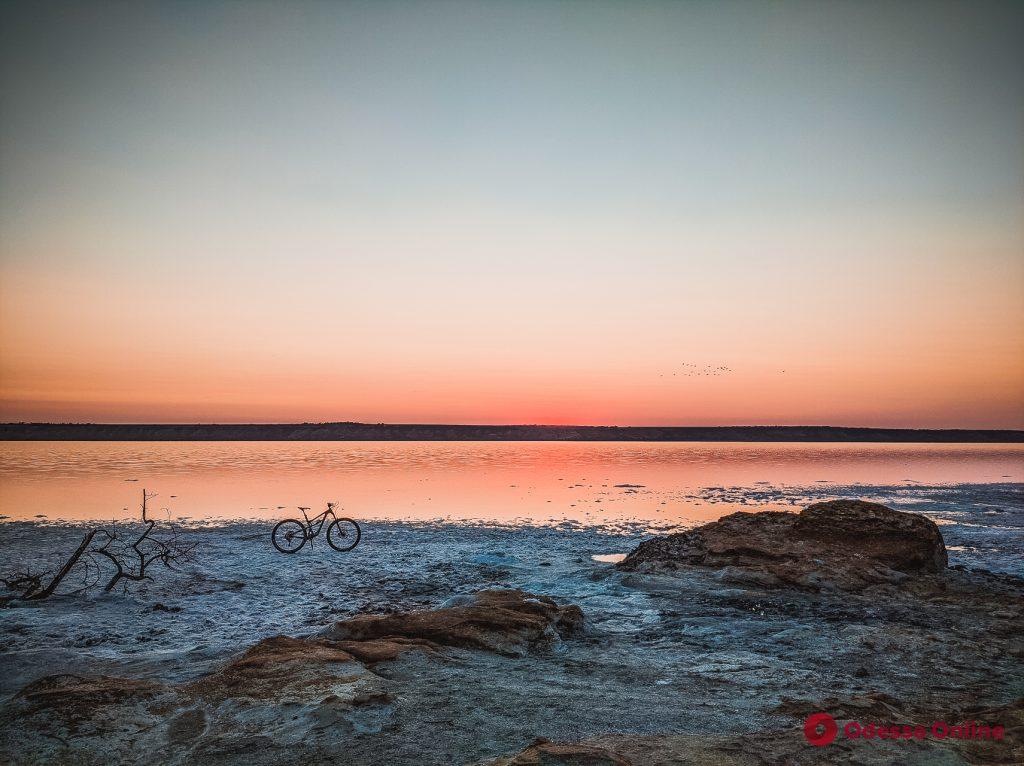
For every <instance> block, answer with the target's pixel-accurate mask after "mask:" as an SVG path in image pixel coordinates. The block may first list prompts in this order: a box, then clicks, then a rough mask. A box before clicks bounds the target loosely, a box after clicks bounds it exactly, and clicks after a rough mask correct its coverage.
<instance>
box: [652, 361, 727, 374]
mask: <svg viewBox="0 0 1024 766" xmlns="http://www.w3.org/2000/svg"><path fill="white" fill-rule="evenodd" d="M731 372H732V367H726V366H725V365H711V364H693V363H692V362H682V363H681V364H680V369H679V370H677V371H676V372H672V373H665V372H663V373H661V374H660V375H659V377H662V378H664V377H665V376H666V375H671V376H672V377H673V378H716V377H718V376H720V375H728V374H729V373H731Z"/></svg>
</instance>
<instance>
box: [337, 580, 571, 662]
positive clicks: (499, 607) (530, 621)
mask: <svg viewBox="0 0 1024 766" xmlns="http://www.w3.org/2000/svg"><path fill="white" fill-rule="evenodd" d="M582 627H583V612H582V611H581V610H580V608H579V607H578V606H574V605H571V604H570V605H567V606H560V605H558V604H556V603H555V601H554V600H553V599H551V598H549V597H547V596H536V595H533V594H532V593H525V592H524V591H521V590H485V591H481V592H479V593H475V594H473V595H471V596H462V597H458V598H456V599H453V600H452V601H450V602H449V603H448V604H446V605H444V606H442V607H441V608H439V609H430V610H422V611H417V612H402V613H399V614H387V615H379V616H361V617H353V618H352V619H349V620H342V621H341V622H337V623H335V624H334V625H333V626H331V627H330V628H328V629H327V630H325V631H323V632H322V633H321V635H322V636H323V637H324V638H326V639H328V640H331V641H340V642H366V641H374V640H380V639H394V638H401V639H418V640H424V641H429V642H431V643H433V644H437V645H440V646H457V647H466V648H470V649H485V650H487V651H492V652H496V653H498V654H503V655H507V656H512V657H519V656H522V655H524V654H526V653H527V652H528V651H530V650H531V649H534V648H542V647H544V646H548V645H551V644H553V643H557V642H558V641H559V640H560V639H561V638H564V637H568V636H570V635H572V634H574V633H576V632H578V631H579V630H580V629H581V628H582ZM344 645H345V646H346V647H347V648H348V649H349V651H352V647H351V644H350V643H346V644H344Z"/></svg>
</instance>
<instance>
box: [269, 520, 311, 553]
mask: <svg viewBox="0 0 1024 766" xmlns="http://www.w3.org/2000/svg"><path fill="white" fill-rule="evenodd" d="M270 542H272V543H273V544H274V547H275V548H277V549H278V550H279V551H281V553H296V552H297V551H298V550H299V548H301V547H302V546H303V545H305V544H306V527H305V525H303V523H302V522H301V521H297V520H295V519H285V520H284V521H280V522H278V523H277V526H275V527H274V531H273V532H271V533H270Z"/></svg>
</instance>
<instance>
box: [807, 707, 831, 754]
mask: <svg viewBox="0 0 1024 766" xmlns="http://www.w3.org/2000/svg"><path fill="white" fill-rule="evenodd" d="M819 730H820V731H819ZM838 733H839V726H838V724H836V719H835V718H833V717H832V716H830V715H829V714H828V713H811V714H810V715H809V716H807V720H806V721H804V736H805V737H807V741H808V742H810V743H811V744H812V745H814V746H816V747H822V746H824V745H827V744H828V743H829V742H831V741H832V740H834V739H835V738H836V734H838Z"/></svg>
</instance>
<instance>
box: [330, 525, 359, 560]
mask: <svg viewBox="0 0 1024 766" xmlns="http://www.w3.org/2000/svg"><path fill="white" fill-rule="evenodd" d="M362 536H363V533H362V531H361V530H360V529H359V525H358V524H356V523H355V522H354V521H353V520H352V519H335V520H334V522H333V523H332V524H331V526H329V527H327V543H328V544H329V545H330V546H331V547H332V548H334V550H336V551H341V552H342V553H344V552H345V551H350V550H352V549H353V548H355V547H356V546H357V545H359V538H361V537H362Z"/></svg>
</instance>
